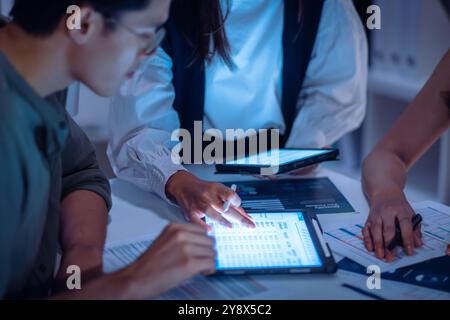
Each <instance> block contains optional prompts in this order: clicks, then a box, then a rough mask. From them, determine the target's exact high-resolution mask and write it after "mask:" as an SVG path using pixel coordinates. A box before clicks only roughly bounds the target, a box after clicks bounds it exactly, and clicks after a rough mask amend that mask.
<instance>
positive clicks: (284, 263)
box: [205, 212, 322, 270]
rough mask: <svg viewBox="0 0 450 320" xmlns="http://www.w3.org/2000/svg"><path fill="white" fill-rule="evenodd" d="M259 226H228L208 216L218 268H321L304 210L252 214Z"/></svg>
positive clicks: (236, 224)
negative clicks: (214, 241) (214, 243)
mask: <svg viewBox="0 0 450 320" xmlns="http://www.w3.org/2000/svg"><path fill="white" fill-rule="evenodd" d="M250 216H251V217H252V218H253V221H254V222H255V224H256V228H255V229H250V228H247V227H244V226H241V225H240V224H238V223H234V224H233V228H232V229H230V228H227V227H225V226H222V225H221V224H220V223H218V222H215V221H212V220H211V219H209V218H208V217H206V220H205V221H206V223H208V224H209V225H210V226H211V227H212V231H211V232H210V236H212V237H214V238H215V240H216V250H217V265H216V268H217V270H232V269H258V268H263V269H268V268H302V267H321V266H322V261H321V259H320V257H319V254H318V252H317V250H316V248H315V246H314V242H313V239H312V238H311V234H310V233H309V230H308V227H307V225H306V222H305V219H304V216H303V213H302V212H280V213H277V212H270V213H253V214H250Z"/></svg>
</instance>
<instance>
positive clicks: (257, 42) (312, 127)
mask: <svg viewBox="0 0 450 320" xmlns="http://www.w3.org/2000/svg"><path fill="white" fill-rule="evenodd" d="M167 27H168V28H167V29H168V39H167V41H166V44H165V46H163V48H160V49H159V50H158V51H157V54H156V57H154V58H153V59H152V60H151V61H148V63H147V64H146V67H145V68H142V69H141V70H140V71H139V72H138V73H136V74H135V75H134V77H133V79H132V80H131V81H129V82H128V83H127V84H126V85H124V87H123V88H122V91H121V94H120V95H119V96H117V97H115V99H114V100H113V102H112V108H111V115H110V120H111V126H112V137H111V141H110V146H109V150H108V154H109V157H110V160H111V162H112V165H113V168H114V171H115V173H116V174H117V176H118V177H119V178H121V179H124V180H128V181H131V182H133V183H135V184H136V185H138V186H140V187H141V188H143V189H144V190H148V191H152V192H155V193H157V194H158V195H160V196H161V197H162V198H164V199H166V200H168V201H169V200H170V201H172V202H174V203H177V204H178V205H180V206H181V208H182V209H183V212H184V213H185V217H186V218H187V219H188V220H189V221H193V222H196V223H199V224H203V222H202V220H201V219H200V218H201V217H202V216H204V215H205V214H206V215H208V216H211V217H212V218H213V219H217V220H220V221H221V222H222V223H224V224H226V225H230V224H229V222H228V221H227V220H226V219H225V218H224V217H223V216H222V213H223V212H222V208H223V203H224V202H226V201H227V200H231V203H232V206H231V209H230V212H229V214H230V215H231V216H233V217H235V218H237V219H239V220H240V221H241V222H243V223H245V224H247V225H249V226H251V225H252V222H251V220H250V219H249V218H248V216H247V215H246V214H245V212H244V211H243V210H242V209H240V208H239V205H240V199H239V197H238V196H237V194H236V193H235V192H233V191H232V190H230V189H228V188H226V187H225V186H223V185H222V184H217V183H210V182H206V181H202V180H200V179H198V178H196V177H195V176H194V175H192V174H190V173H189V172H187V171H186V169H185V168H184V167H183V166H182V165H180V164H177V163H174V162H173V161H172V157H171V151H170V150H171V148H172V147H173V146H174V145H175V142H173V141H171V135H172V132H173V131H174V130H176V129H178V128H180V123H181V127H182V128H185V129H187V130H189V131H190V132H192V128H193V122H194V121H203V123H202V125H203V130H207V129H211V128H216V129H218V130H220V131H221V132H224V131H225V130H226V129H235V128H242V129H244V130H247V129H255V130H258V129H271V128H275V129H279V130H280V133H281V135H282V146H285V147H324V146H327V145H331V144H333V143H334V142H336V141H337V140H338V139H339V138H341V137H342V136H343V135H345V134H346V133H348V132H350V131H352V130H354V129H356V128H357V127H358V126H359V125H360V124H361V122H362V120H363V118H364V114H365V104H366V87H367V41H366V37H365V33H364V30H363V26H362V24H361V21H360V19H359V17H358V15H357V13H356V11H355V8H354V7H353V4H352V2H351V1H350V0H317V1H316V0H314V1H301V0H300V1H299V0H284V1H283V0H270V1H268V0H233V1H227V0H210V1H201V0H195V1H192V0H190V1H187V0H174V2H173V4H172V13H171V18H170V21H169V24H168V26H167Z"/></svg>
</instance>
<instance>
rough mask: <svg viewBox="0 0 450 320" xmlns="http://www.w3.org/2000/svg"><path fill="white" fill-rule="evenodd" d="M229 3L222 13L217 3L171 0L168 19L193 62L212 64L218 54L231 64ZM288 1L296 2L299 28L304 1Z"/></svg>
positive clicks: (212, 1) (214, 1)
mask: <svg viewBox="0 0 450 320" xmlns="http://www.w3.org/2000/svg"><path fill="white" fill-rule="evenodd" d="M232 1H233V0H227V1H226V10H222V7H221V1H220V0H173V2H172V17H171V18H172V19H174V21H175V22H176V23H177V25H178V30H182V31H181V32H183V35H184V37H185V38H186V39H187V41H188V43H189V44H190V45H191V47H192V48H194V55H193V60H194V61H196V60H199V61H206V62H211V60H212V58H213V57H214V55H216V54H218V55H219V56H220V57H221V58H222V60H223V61H224V62H225V63H226V64H227V65H228V66H232V65H233V62H232V60H231V57H230V43H229V42H228V38H227V34H226V30H225V21H226V19H227V16H228V14H229V12H230V6H231V4H232ZM288 1H299V3H300V5H299V25H300V22H301V12H302V7H303V6H302V3H303V0H288ZM299 30H300V29H299Z"/></svg>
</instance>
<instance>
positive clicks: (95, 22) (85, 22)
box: [64, 6, 103, 45]
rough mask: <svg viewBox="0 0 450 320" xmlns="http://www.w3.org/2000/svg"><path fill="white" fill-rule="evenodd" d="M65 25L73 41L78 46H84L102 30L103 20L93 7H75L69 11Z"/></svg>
mask: <svg viewBox="0 0 450 320" xmlns="http://www.w3.org/2000/svg"><path fill="white" fill-rule="evenodd" d="M64 24H65V28H66V30H67V32H68V35H69V37H70V38H71V39H72V41H73V42H74V43H76V44H77V45H82V44H85V43H87V42H88V41H89V40H90V39H91V38H92V36H93V35H95V34H96V33H98V32H100V31H101V30H102V28H103V18H102V15H101V14H100V13H98V12H97V11H95V10H94V9H93V8H92V7H89V6H81V7H76V6H74V7H73V9H72V10H68V14H67V19H66V21H65V23H64Z"/></svg>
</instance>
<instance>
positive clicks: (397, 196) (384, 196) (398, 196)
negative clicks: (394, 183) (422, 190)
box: [369, 187, 406, 206]
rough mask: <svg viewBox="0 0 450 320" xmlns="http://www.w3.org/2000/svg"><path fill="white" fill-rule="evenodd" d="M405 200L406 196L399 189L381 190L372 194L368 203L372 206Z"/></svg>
mask: <svg viewBox="0 0 450 320" xmlns="http://www.w3.org/2000/svg"><path fill="white" fill-rule="evenodd" d="M403 200H406V196H405V194H404V192H403V190H402V188H399V187H390V188H383V189H382V190H380V191H377V192H374V193H373V194H371V195H370V197H369V202H370V204H371V205H372V206H375V205H376V204H380V203H386V202H392V201H403Z"/></svg>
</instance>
